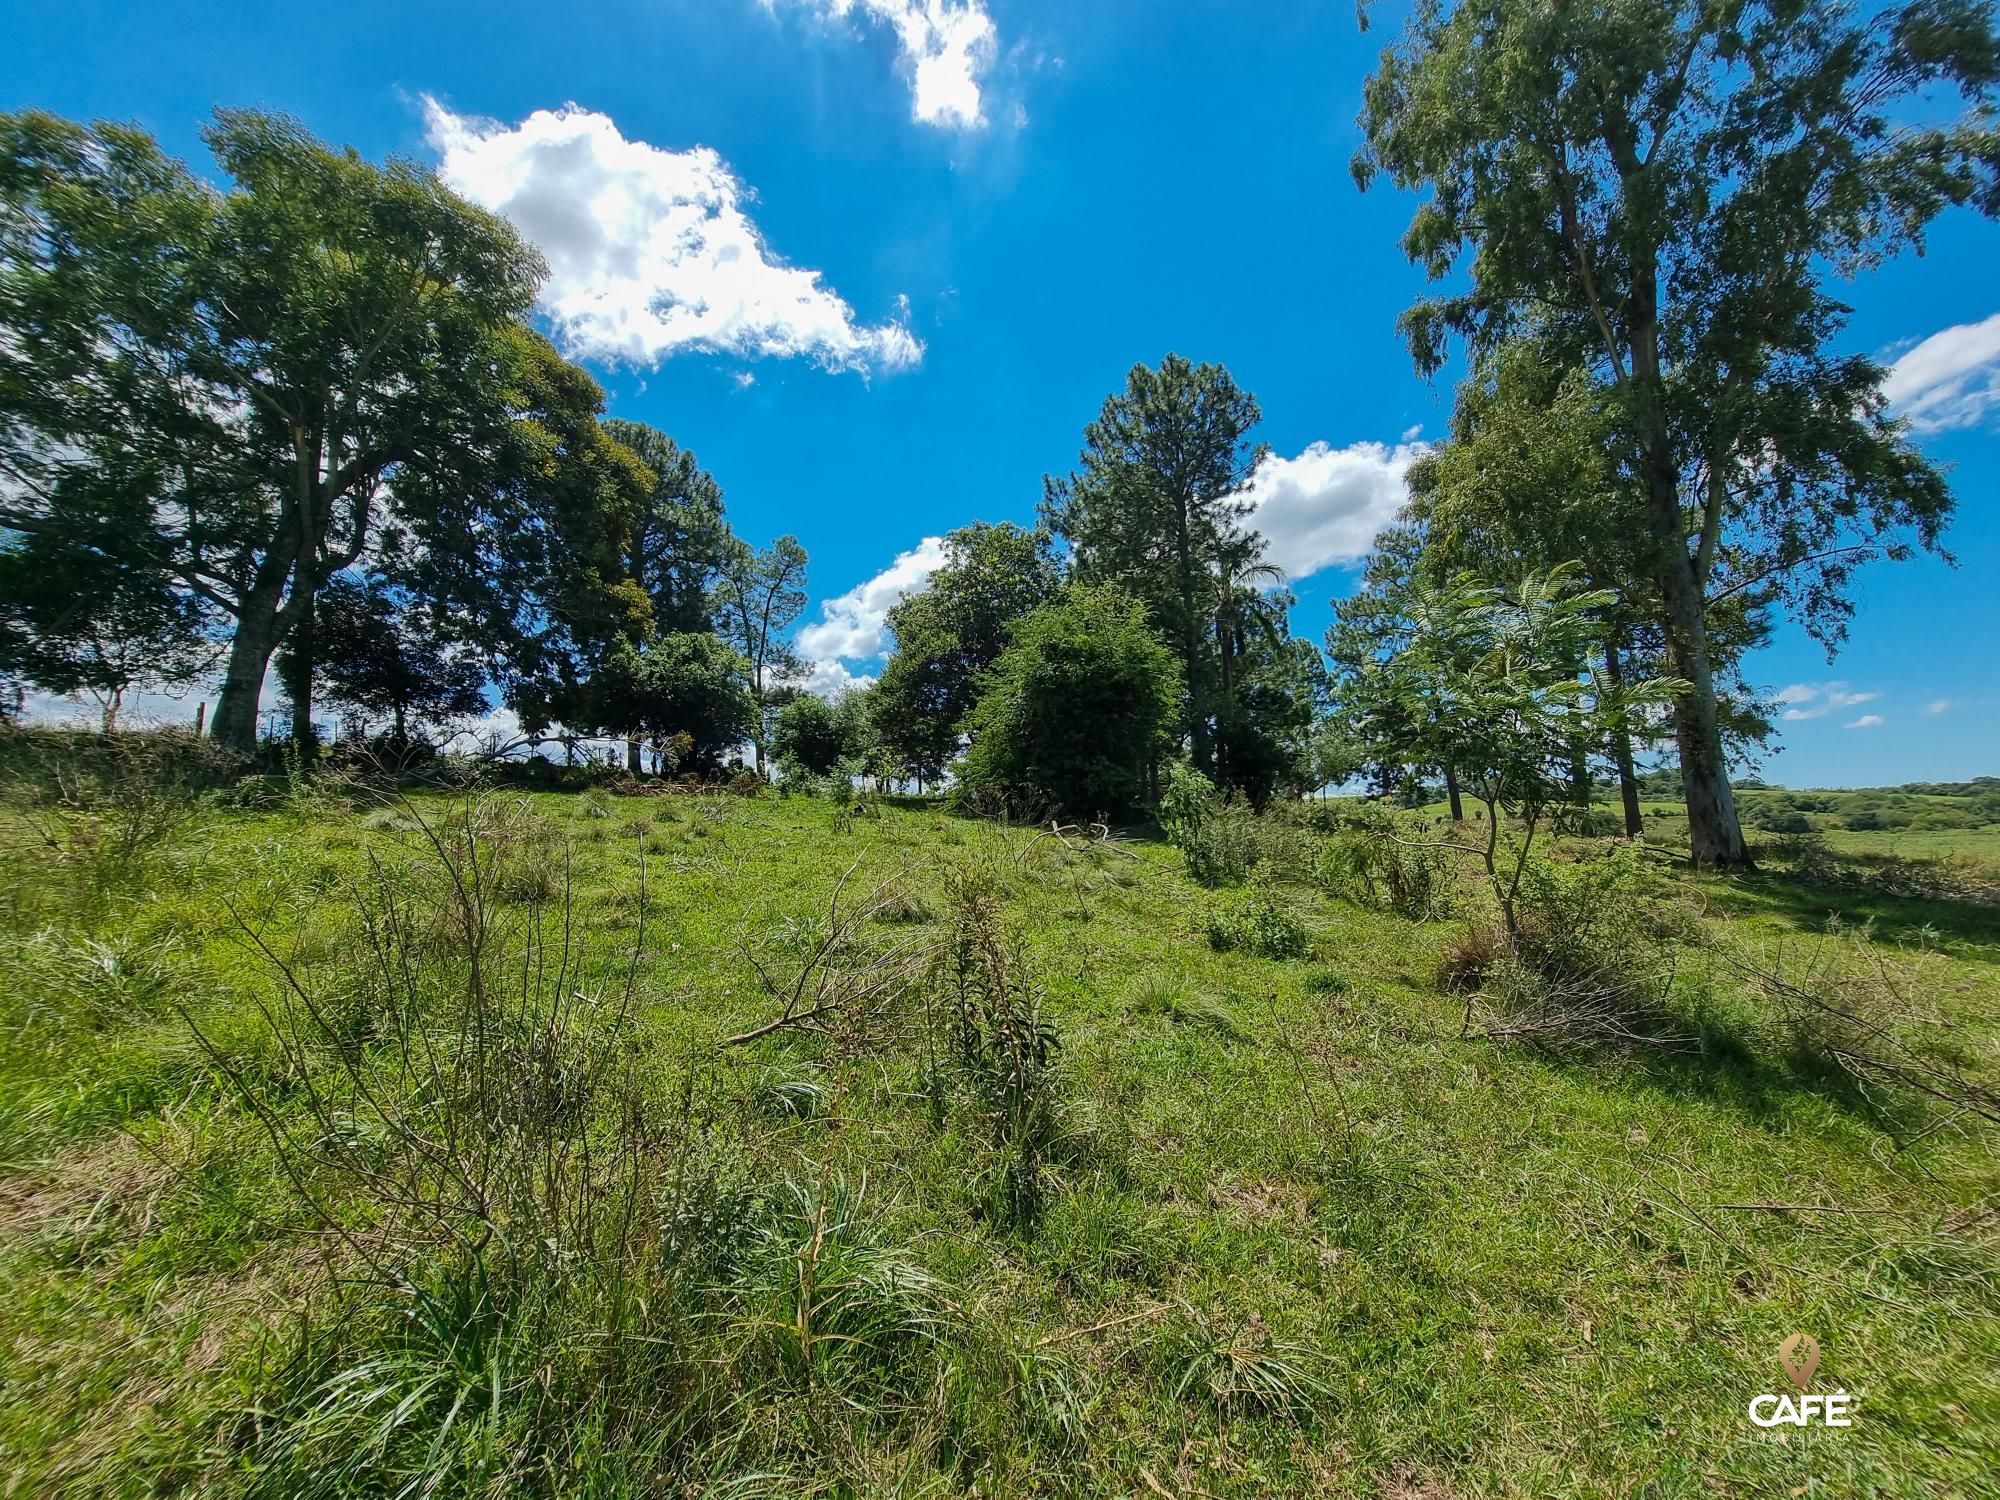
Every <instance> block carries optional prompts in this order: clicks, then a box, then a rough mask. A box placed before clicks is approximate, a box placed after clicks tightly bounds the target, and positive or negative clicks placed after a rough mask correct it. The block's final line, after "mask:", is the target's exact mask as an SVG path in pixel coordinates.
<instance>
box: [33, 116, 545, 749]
mask: <svg viewBox="0 0 2000 1500" xmlns="http://www.w3.org/2000/svg"><path fill="white" fill-rule="evenodd" d="M205 138H206V140H207V142H208V145H209V147H210V149H211V151H212V152H213V153H214V155H215V158H216V162H217V164H218V165H219V166H220V167H221V169H222V170H223V172H225V173H226V174H227V176H228V178H229V180H230V183H231V186H230V187H229V189H228V190H227V191H221V190H217V189H215V188H212V187H210V186H208V185H206V184H204V183H202V182H200V181H198V180H197V179H196V178H195V177H194V176H193V175H192V174H191V173H190V172H189V171H188V170H187V169H186V168H185V167H183V166H181V165H180V164H178V163H176V162H173V161H170V160H168V159H167V158H166V157H165V156H164V155H163V154H162V153H161V152H160V151H159V149H158V148H157V146H156V145H155V144H154V143H153V142H152V141H151V140H150V139H149V138H147V137H146V136H144V135H143V134H142V133H140V132H138V131H135V130H130V129H125V128H121V127H115V126H95V127H85V126H80V125H76V124H72V123H70V122H67V121H63V120H59V119H56V118H54V117H52V116H49V115H45V114H35V113H30V114H24V115H15V116H7V117H4V118H0V473H4V476H5V479H6V486H5V493H4V496H0V526H5V527H6V528H7V529H8V530H11V531H13V532H16V533H18V534H23V535H34V536H43V537H70V538H75V539H77V545H79V546H84V547H90V546H96V545H115V554H116V560H117V561H118V562H119V563H121V564H124V565H128V566H131V567H134V568H145V569H150V570H152V571H154V572H156V573H157V574H159V575H160V576H162V577H165V578H167V579H170V580H171V581H172V583H173V585H174V586H175V587H176V588H177V589H179V590H183V591H185V592H186V593H187V594H188V595H189V596H191V597H192V598H194V599H195V600H198V601H199V602H200V604H201V605H202V607H203V608H204V609H206V610H208V611H210V612H212V613H213V614H214V615H215V616H217V617H219V618H220V619H221V620H222V621H223V622H224V623H225V628H226V633H227V637H228V650H227V660H226V665H225V669H224V676H223V682H222V690H221V695H220V698H219V700H218V702H217V705H216V712H215V715H214V718H213V721H212V722H213V726H214V732H215V734H216V736H217V738H219V739H222V740H224V741H226V742H229V743H231V744H234V745H238V746H244V747H247V746H248V745H250V744H252V743H253V742H254V739H255V735H256V714H257V700H258V696H259V693H260V691H261V689H262V685H263V681H264V676H265V672H266V669H267V667H268V665H269V662H270V659H271V655H272V652H273V651H274V650H275V649H276V648H277V646H278V644H279V643H280V642H281V641H283V640H285V639H286V638H287V637H288V636H291V635H293V634H294V632H298V636H299V638H298V640H297V642H296V643H295V650H296V651H297V652H298V653H299V655H300V658H301V678H302V681H303V682H304V683H306V684H307V685H308V688H309V683H310V676H311V639H310V621H311V615H312V608H313V602H314V599H315V598H316V596H317V595H318V593H319V591H320V590H321V589H322V588H323V587H324V586H325V585H326V583H327V581H328V580H329V579H331V578H333V577H334V576H336V575H337V574H339V573H340V572H342V571H343V570H344V569H346V568H348V567H350V566H352V565H353V564H355V563H356V562H357V561H360V560H361V559H362V558H363V557H364V556H365V554H366V553H367V551H368V548H369V546H370V544H371V540H372V539H373V538H374V537H375V536H376V534H377V533H378V532H379V531H380V529H381V528H382V526H383V524H384V522H385V519H387V518H388V517H389V516H391V515H392V514H394V513H395V512H396V510H397V497H398V496H399V495H402V494H406V493H409V491H407V490H406V489H405V488H404V487H402V486H399V485H398V484H397V482H396V481H397V479H398V477H399V476H400V475H401V474H402V472H403V471H405V470H408V469H413V468H414V469H422V470H425V471H428V472H429V473H430V474H431V475H432V477H433V480H434V481H443V480H444V479H445V478H446V476H448V475H449V474H450V473H451V472H452V470H453V469H454V468H455V467H456V466H457V465H459V464H460V463H461V461H464V460H466V459H467V455H466V453H465V452H464V450H463V449H462V448H461V447H460V445H459V443H458V442H457V439H458V438H459V436H460V435H461V434H462V433H463V432H464V431H465V429H466V428H467V427H468V426H470V425H476V424H477V423H478V422H479V421H480V420H481V419H482V416H483V414H485V413H487V412H489V411H490V410H491V409H492V408H493V407H494V405H495V404H496V401H498V400H499V399H500V394H501V393H500V390H499V386H498V382H497V380H496V375H497V371H498V369H499V366H500V364H501V363H502V361H500V360H499V359H497V358H496V355H495V350H494V340H495V338H496V335H498V334H501V333H502V332H503V331H504V330H506V329H507V327H508V326H509V324H510V322H511V320H513V319H514V318H515V317H516V316H517V315H518V314H520V313H522V312H524V311H525V310H526V308H527V306H528V304H529V302H530V300H531V299H532V297H533V295H534V290H535V286H536V284H537V281H538V278H539V276H540V274H541V265H540V262H539V260H538V258H537V257H536V256H535V254H534V253H533V252H532V251H531V250H530V249H528V248H527V247H526V246H525V245H524V244H523V243H522V242H521V240H520V239H519V237H518V236H517V235H515V234H514V232H513V231H512V230H511V229H509V228H508V227H507V226H506V225H505V224H504V223H503V222H502V221H501V220H499V219H498V218H496V217H495V216H493V215H491V214H488V213H485V212H483V211H481V210H479V209H477V208H474V207H473V206H472V205H470V204H468V203H466V202H464V201H463V200H461V199H459V198H457V197H455V196H454V195H453V194H452V193H451V192H450V191H448V190H447V189H446V188H445V187H444V186H443V185H442V184H441V183H440V182H439V181H438V179H437V177H436V176H435V174H433V173H431V172H429V171H427V170H425V169H424V168H422V167H420V166H419V165H417V164H416V163H413V162H404V161H392V162H390V163H388V164H387V165H384V166H376V165H373V164H371V163H369V162H366V161H364V160H362V159H361V158H360V157H359V156H358V155H356V154H355V153H353V152H351V151H339V150H334V149H332V148H329V147H327V146H325V145H323V144H322V143H320V142H319V141H317V140H315V139H313V138H312V137H311V136H310V135H308V134H307V133H306V132H305V131H304V130H303V129H302V128H300V127H299V126H298V125H297V124H296V123H294V122H292V121H290V120H287V119H283V118H281V117H277V116H273V115H267V114H260V113H256V112H252V111H237V110H224V111H218V113H217V115H216V118H215V122H214V124H213V125H211V126H210V127H209V128H208V130H207V131H206V132H205ZM471 461H472V462H474V463H476V462H477V459H476V457H475V458H473V459H472V460H471ZM443 487H444V488H447V489H449V488H450V487H451V486H450V485H449V483H445V484H444V485H443ZM436 488H438V484H437V483H435V482H434V484H433V485H432V486H431V492H435V490H436ZM400 519H402V520H403V521H405V522H407V523H408V524H410V525H411V526H412V527H414V528H416V529H419V530H422V529H424V528H423V527H422V521H423V518H422V517H420V516H417V515H413V514H405V515H403V516H401V517H400ZM108 537H116V538H117V541H116V543H115V544H110V543H106V542H104V541H103V540H102V539H104V538H108ZM298 709H299V714H300V716H301V719H302V720H304V721H305V722H309V719H308V718H307V716H308V715H309V713H310V693H309V690H308V691H306V692H303V693H301V694H300V695H299V701H298Z"/></svg>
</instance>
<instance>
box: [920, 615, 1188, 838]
mask: <svg viewBox="0 0 2000 1500" xmlns="http://www.w3.org/2000/svg"><path fill="white" fill-rule="evenodd" d="M1178 697H1179V673H1178V669H1177V668H1176V666H1175V663H1174V659H1173V657H1172V655H1171V654H1170V653H1169V652H1168V651H1167V649H1166V647H1164V646H1163V645H1161V644H1160V642H1159V639H1158V637H1157V636H1156V635H1155V634H1154V632H1153V627H1152V625H1151V623H1150V622H1149V621H1148V619H1147V617H1146V610H1145V607H1144V606H1143V605H1142V604H1140V603H1139V602H1138V601H1137V600H1136V599H1134V598H1132V597H1131V596H1130V595H1128V594H1126V593H1124V592H1123V591H1121V590H1120V589H1118V588H1116V587H1114V586H1111V585H1100V586H1090V585H1083V584H1072V585H1070V586H1069V587H1068V588H1067V589H1066V590H1065V591H1064V594H1063V596H1062V598H1061V599H1060V600H1059V601H1058V602H1056V603H1054V604H1050V605H1047V606H1044V607H1043V608H1041V609H1038V610H1036V611H1034V612H1033V613H1032V614H1029V615H1027V616H1026V617H1025V618H1023V619H1022V620H1021V621H1020V623H1019V624H1018V625H1016V626H1015V628H1014V637H1013V642H1012V644H1011V645H1009V646H1008V647H1007V649H1006V650H1005V651H1003V652H1002V653H1001V654H1000V657H999V659H998V660H997V661H996V662H994V664H993V667H992V669H991V671H990V672H989V673H988V674H987V677H986V685H985V688H984V690H983V691H982V692H981V694H980V697H979V701H978V703H977V704H976V705H975V706H974V708H973V710H972V714H971V716H970V718H969V719H968V721H967V728H968V730H969V732H970V734H971V736H972V748H971V749H970V750H969V751H967V752H966V755H965V758H964V760H963V762H962V763H961V765H960V768H959V778H958V786H959V791H960V795H961V796H962V797H964V798H966V799H967V800H968V801H970V802H972V803H973V804H974V805H978V804H979V803H980V802H981V800H982V799H984V800H986V801H988V802H996V803H1003V804H1005V805H1007V806H1009V807H1012V808H1015V809H1019V808H1022V807H1026V806H1028V805H1031V804H1033V805H1036V806H1037V807H1038V808H1046V809H1048V810H1049V811H1050V812H1053V813H1056V814H1060V815H1063V816H1066V817H1072V818H1088V817H1092V816H1095V815H1097V814H1100V813H1120V812H1125V811H1128V810H1130V809H1132V808H1134V807H1137V806H1138V805H1139V803H1140V802H1141V800H1142V798H1143V793H1144V772H1145V767H1146V762H1147V760H1148V758H1149V757H1150V756H1151V754H1152V753H1153V750H1154V748H1155V747H1156V745H1157V744H1158V743H1159V740H1160V736H1161V734H1162V733H1163V732H1164V730H1165V727H1166V725H1167V724H1168V722H1169V721H1170V719H1171V717H1172V715H1173V712H1174V707H1175V703H1176V701H1177V699H1178Z"/></svg>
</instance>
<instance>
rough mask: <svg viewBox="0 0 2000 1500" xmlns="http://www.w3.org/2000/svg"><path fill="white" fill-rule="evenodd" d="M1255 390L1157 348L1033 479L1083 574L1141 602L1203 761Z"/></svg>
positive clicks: (1244, 507)
mask: <svg viewBox="0 0 2000 1500" xmlns="http://www.w3.org/2000/svg"><path fill="white" fill-rule="evenodd" d="M1261 417H1262V412H1261V411H1260V409H1259V408H1258V405H1257V398H1256V397H1255V396H1253V395H1251V394H1250V393H1249V392H1248V391H1246V390H1244V389H1243V388H1242V387H1240V386H1239V385H1237V384H1236V382H1235V380H1234V379H1233V378H1231V376H1230V374H1229V372H1228V371H1227V370H1225V369H1224V368H1223V367H1222V366H1220V365H1213V364H1200V365H1197V364H1192V363H1190V362H1189V361H1188V360H1186V359H1183V358H1182V357H1181V356H1180V355H1177V354H1169V355H1168V356H1167V357H1166V358H1165V359H1163V360H1162V361H1161V362H1160V365H1159V367H1158V368H1157V369H1153V368H1149V367H1148V366H1146V365H1134V366H1133V367H1132V369H1131V371H1130V373H1129V374H1127V376H1126V378H1125V389H1124V390H1123V391H1122V392H1120V393H1118V394H1116V395H1113V396H1110V397H1108V398H1106V400H1105V402H1104V406H1103V409H1102V410H1101V411H1100V412H1099V413H1098V417H1097V420H1096V421H1094V422H1092V423H1091V424H1090V425H1089V426H1088V427H1086V428H1085V429H1084V434H1083V451H1082V453H1081V455H1080V456H1079V459H1078V467H1077V469H1076V470H1075V471H1074V472H1073V473H1071V474H1070V475H1068V476H1067V477H1066V478H1062V479H1055V478H1045V479H1044V481H1043V500H1042V518H1043V521H1044V522H1045V524H1047V525H1048V526H1049V528H1050V529H1051V530H1052V531H1054V532H1055V533H1056V534H1057V535H1058V536H1060V537H1062V538H1063V540H1065V541H1066V542H1068V543H1069V546H1070V550H1071V558H1072V562H1071V571H1072V573H1073V576H1074V577H1075V578H1076V579H1077V580H1078V581H1080V582H1084V583H1106V582H1110V583H1116V584H1118V585H1119V586H1120V587H1121V588H1123V589H1125V590H1127V591H1129V592H1130V593H1131V594H1133V595H1135V596H1136V597H1137V598H1138V599H1139V600H1140V601H1141V602H1142V603H1144V605H1145V607H1146V611H1147V613H1148V615H1149V617H1150V618H1151V619H1152V622H1153V628H1154V629H1155V630H1157V631H1158V632H1159V634H1160V637H1161V639H1162V640H1164V641H1165V642H1166V644H1167V646H1168V648H1169V649H1170V650H1171V651H1172V652H1173V653H1174V655H1175V657H1176V659H1177V660H1178V661H1179V663H1180V668H1181V674H1182V677H1183V679H1184V681H1185V683H1186V691H1187V699H1186V703H1187V708H1186V718H1185V732H1186V734H1187V738H1188V742H1189V744H1190V747H1191V749H1192V751H1193V755H1194V761H1195V764H1196V765H1197V766H1198V767H1199V768H1200V769H1202V770H1203V771H1209V770H1212V769H1213V768H1214V764H1215V755H1214V741H1215V725H1216V718H1217V714H1218V697H1219V688H1220V685H1219V682H1218V677H1219V671H1218V663H1217V661H1216V659H1215V658H1216V653H1215V650H1214V644H1213V634H1212V628H1211V627H1212V624H1213V622H1214V620H1215V618H1216V613H1217V604H1218V600H1219V599H1222V600H1223V601H1224V602H1225V604H1226V603H1227V601H1228V598H1229V597H1233V595H1232V591H1231V589H1230V588H1229V587H1228V586H1227V585H1226V584H1224V583H1223V582H1222V581H1221V580H1224V579H1225V578H1231V577H1234V578H1240V577H1243V576H1246V575H1247V574H1249V573H1250V572H1251V571H1252V570H1253V569H1254V568H1255V566H1256V564H1257V563H1258V562H1259V561H1260V558H1261V552H1262V547H1261V542H1260V539H1258V538H1257V537H1256V535H1255V533H1254V532H1252V531H1250V530H1249V529H1248V528H1247V527H1246V526H1245V525H1244V520H1245V518H1246V517H1247V516H1248V514H1249V510H1250V506H1249V502H1248V501H1247V500H1246V499H1245V498H1244V495H1243V490H1244V486H1245V485H1246V484H1247V483H1248V482H1249V479H1250V476H1251V474H1252V472H1253V471H1254V470H1255V469H1256V467H1257V464H1258V463H1259V462H1260V461H1261V460H1262V459H1263V457H1264V454H1265V449H1264V448H1263V447H1262V446H1261V445H1260V444H1256V443H1253V442H1252V441H1251V440H1250V435H1249V434H1250V431H1251V429H1252V428H1254V427H1255V426H1256V425H1257V423H1258V421H1259V420H1260V419H1261Z"/></svg>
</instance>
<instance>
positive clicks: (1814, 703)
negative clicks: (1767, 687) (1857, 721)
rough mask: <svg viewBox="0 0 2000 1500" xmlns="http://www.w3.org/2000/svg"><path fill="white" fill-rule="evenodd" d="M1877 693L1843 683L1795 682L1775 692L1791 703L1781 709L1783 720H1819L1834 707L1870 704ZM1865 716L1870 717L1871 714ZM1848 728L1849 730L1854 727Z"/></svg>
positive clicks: (1783, 700) (1781, 700) (1782, 699)
mask: <svg viewBox="0 0 2000 1500" xmlns="http://www.w3.org/2000/svg"><path fill="white" fill-rule="evenodd" d="M1881 696H1882V695H1881V694H1880V693H1857V692H1855V691H1854V690H1853V689H1851V688H1850V687H1848V685H1847V684H1846V683H1845V682H1819V683H1811V682H1795V683H1793V684H1792V685H1791V686H1790V687H1788V688H1785V689H1784V690H1783V691H1781V692H1779V693H1778V694H1777V700H1778V702H1780V703H1790V704H1793V705H1794V706H1793V707H1791V708H1788V709H1786V710H1785V717H1786V718H1787V719H1823V718H1825V717H1826V716H1827V715H1828V714H1830V713H1832V712H1833V711H1834V710H1835V709H1841V708H1854V707H1856V706H1858V705H1860V704H1863V703H1873V702H1874V701H1875V700H1876V699H1877V698H1879V697H1881ZM1867 717H1869V718H1871V719H1873V718H1874V717H1875V715H1873V714H1869V715H1868V716H1867ZM1877 722H1879V720H1878V721H1877ZM1848 727H1849V728H1850V729H1851V728H1853V727H1854V726H1853V725H1849V726H1848Z"/></svg>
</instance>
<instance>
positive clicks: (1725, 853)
mask: <svg viewBox="0 0 2000 1500" xmlns="http://www.w3.org/2000/svg"><path fill="white" fill-rule="evenodd" d="M1630 301H1631V305H1632V306H1633V307H1635V308H1637V309H1640V310H1641V313H1640V318H1639V320H1638V322H1637V325H1636V326H1635V327H1634V329H1633V333H1632V342H1631V354H1632V383H1633V385H1634V386H1635V388H1636V394H1637V396H1638V398H1639V400H1638V407H1637V412H1636V415H1637V418H1638V439H1639V443H1638V447H1639V467H1640V472H1641V476H1642V478H1643V480H1644V482H1645V486H1646V500H1647V506H1648V511H1649V517H1648V519H1649V521H1650V524H1651V529H1652V532H1653V535H1652V544H1653V550H1654V556H1655V559H1656V567H1657V569H1658V572H1659V578H1660V601H1661V605H1662V611H1661V613H1662V619H1661V621H1660V623H1661V625H1662V627H1663V628H1664V629H1665V632H1666V638H1667V671H1668V673H1669V674H1671V675H1672V676H1675V677H1681V678H1685V679H1686V680H1687V682H1688V684H1689V688H1688V691H1687V692H1685V693H1683V694H1682V695H1681V696H1680V697H1679V698H1677V699H1675V700H1674V738H1675V740H1676V741H1677V742H1678V744H1679V747H1680V756H1681V784H1682V787H1683V790H1684V792H1685V796H1686V802H1687V817H1688V845H1689V850H1690V852H1691V854H1692V856H1693V859H1694V862H1695V863H1696V864H1697V865H1704V866H1709V867H1712V868H1716V869H1738V870H1742V869H1749V868H1750V851H1749V849H1748V848H1747V847H1745V845H1744V843H1743V827H1742V825H1741V824H1740V823H1738V822H1737V820H1736V799H1735V797H1734V795H1733V794H1732V793H1731V792H1730V789H1729V766H1728V762H1727V761H1726V760H1725V759H1724V757H1723V753H1722V725H1721V722H1720V719H1719V717H1718V715H1717V713H1716V707H1715V669H1714V663H1713V662H1712V661H1711V660H1710V657H1709V650H1708V620H1707V616H1706V611H1705V610H1704V609H1703V607H1702V605H1703V600H1702V591H1703V588H1704V580H1703V577H1702V571H1701V570H1700V569H1697V567H1696V566H1695V559H1694V558H1692V557H1690V556H1689V555H1688V543H1687V523H1686V521H1685V519H1684V518H1683V516H1682V514H1681V485H1680V467H1679V465H1678V463H1677V462H1676V461H1675V456H1674V448H1673V438H1672V436H1671V432H1670V429H1669V427H1668V423H1667V415H1666V397H1665V391H1664V389H1663V386H1662V382H1661V371H1660V342H1659V339H1660V329H1659V322H1658V319H1657V317H1656V315H1655V311H1654V310H1655V309H1656V308H1657V307H1658V304H1659V281H1658V263H1657V260H1656V259H1655V257H1654V256H1653V254H1652V253H1651V252H1650V250H1642V251H1641V253H1639V254H1638V255H1636V256H1635V257H1634V264H1633V268H1632V291H1631V299H1630Z"/></svg>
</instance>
